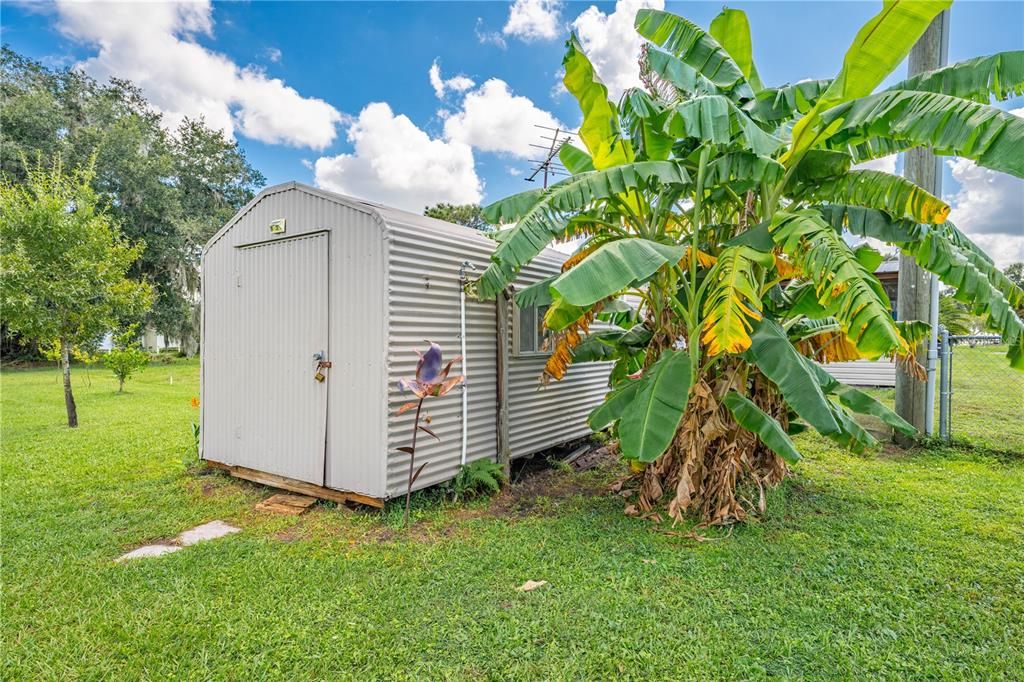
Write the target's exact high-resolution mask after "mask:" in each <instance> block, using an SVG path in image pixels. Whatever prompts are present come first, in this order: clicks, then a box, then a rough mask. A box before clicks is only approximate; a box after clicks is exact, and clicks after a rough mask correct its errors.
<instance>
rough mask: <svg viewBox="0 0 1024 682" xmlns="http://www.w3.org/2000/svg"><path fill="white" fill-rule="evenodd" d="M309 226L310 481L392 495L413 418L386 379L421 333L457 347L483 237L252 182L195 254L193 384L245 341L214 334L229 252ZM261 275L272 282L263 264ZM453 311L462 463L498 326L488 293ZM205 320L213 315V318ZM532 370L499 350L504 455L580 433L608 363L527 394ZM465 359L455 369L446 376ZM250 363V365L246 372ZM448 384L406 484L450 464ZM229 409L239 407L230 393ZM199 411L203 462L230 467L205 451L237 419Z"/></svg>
mask: <svg viewBox="0 0 1024 682" xmlns="http://www.w3.org/2000/svg"><path fill="white" fill-rule="evenodd" d="M279 218H285V219H286V220H287V232H286V233H285V234H284V235H281V236H274V235H271V234H270V232H269V225H270V223H271V221H274V220H277V219H279ZM317 230H330V231H331V236H330V266H329V267H330V286H329V306H330V324H329V335H330V339H329V348H328V356H329V359H330V360H331V361H332V362H333V364H334V366H333V368H332V369H331V370H330V371H329V379H328V408H327V409H328V414H329V418H328V428H327V437H326V441H327V445H326V462H325V469H326V477H325V479H324V483H323V484H324V485H326V486H328V487H331V488H336V489H340V490H352V491H355V492H360V493H363V494H366V495H371V496H375V497H391V496H395V495H398V494H400V493H402V492H404V489H405V481H406V477H407V475H408V457H407V456H406V455H404V454H402V453H398V452H395V451H394V448H396V447H399V446H402V445H407V444H408V442H409V440H410V437H411V426H412V420H413V416H412V415H411V414H405V415H401V416H395V415H394V412H395V410H397V409H398V407H399V406H401V405H402V404H403V403H404V402H406V401H408V400H409V399H410V397H411V396H409V395H403V394H401V393H400V392H399V390H398V388H397V382H398V379H399V378H401V377H405V376H413V375H414V373H415V367H416V361H417V356H416V354H415V352H414V351H415V350H417V349H423V348H424V347H425V345H426V344H425V340H427V339H429V340H430V341H434V342H437V343H439V344H441V346H442V348H443V349H444V352H445V356H446V357H448V358H451V357H453V356H455V355H457V354H459V352H460V339H459V290H460V284H459V267H460V265H461V263H462V262H463V260H468V261H470V262H471V263H473V264H474V265H475V266H476V268H477V270H476V272H475V273H474V272H472V271H471V272H470V277H473V276H474V275H475V274H479V273H480V272H482V271H483V269H484V268H486V267H487V264H488V263H489V259H490V254H491V251H492V250H493V246H494V243H493V242H492V241H491V240H490V239H488V238H487V237H485V236H483V235H481V234H479V233H476V232H474V231H472V230H469V229H468V228H462V227H458V226H453V225H449V224H447V223H443V222H441V221H436V220H432V219H430V218H425V217H423V216H418V215H414V214H409V213H405V212H403V211H396V210H392V209H388V208H385V207H381V206H377V205H373V204H368V203H365V202H359V201H358V200H354V199H349V198H347V197H342V196H339V195H334V194H331V193H328V192H323V191H321V190H317V189H314V188H311V187H306V186H304V185H298V184H297V183H288V184H287V185H281V186H278V187H274V188H270V189H268V190H265V191H264V193H262V194H261V195H260V196H259V197H257V199H256V200H255V201H254V202H253V203H251V204H250V205H249V206H248V207H246V208H245V209H243V210H242V211H241V212H240V213H239V215H238V216H236V217H235V219H234V220H233V221H232V222H231V223H229V224H228V225H227V226H226V227H225V228H224V229H223V230H221V232H220V233H218V235H216V236H215V237H214V238H213V239H212V240H211V241H210V243H209V244H208V245H207V250H206V252H205V254H204V263H203V276H204V325H205V328H206V330H205V332H204V340H203V344H202V360H203V386H204V393H205V392H206V391H207V387H208V385H209V384H211V383H223V382H229V381H231V380H232V378H233V377H234V376H237V373H238V372H240V371H243V370H242V369H240V368H239V366H238V361H239V360H240V361H242V362H244V361H245V360H246V358H245V356H244V349H239V348H236V347H232V346H230V345H229V344H225V343H224V342H223V340H220V339H218V338H217V335H218V333H217V331H216V330H217V328H218V325H241V324H242V323H243V320H240V319H239V317H238V315H239V311H237V310H233V309H231V306H230V302H229V301H228V300H227V299H226V298H224V297H220V296H218V295H216V293H215V292H216V291H217V288H218V286H221V285H222V284H223V285H225V286H226V283H227V282H228V281H229V280H230V279H231V278H232V277H233V276H234V273H235V272H236V271H237V257H238V252H239V249H238V248H236V247H238V246H242V245H246V244H252V243H255V242H262V241H268V240H274V239H279V238H286V239H287V238H292V237H294V236H295V235H297V234H301V233H306V232H314V231H317ZM563 259H564V256H562V255H561V254H558V253H557V252H554V251H550V252H546V253H545V254H544V255H543V256H541V257H540V258H539V259H538V260H537V261H536V262H535V263H534V264H532V265H531V266H529V267H528V268H526V269H525V270H524V272H523V274H522V276H521V278H520V280H519V281H518V282H517V284H518V285H519V286H520V287H521V286H525V285H526V284H529V283H532V282H534V281H537V280H538V279H540V278H542V277H545V276H547V275H550V274H552V273H555V272H558V270H559V268H560V265H561V262H562V260H563ZM386 264H387V265H386ZM266 276H267V277H268V278H273V277H274V276H275V273H273V272H268V273H266ZM222 278H224V282H221V280H222ZM207 290H208V291H209V292H210V294H211V295H207ZM466 310H467V320H466V328H467V356H468V358H467V360H466V363H467V364H468V373H469V379H468V382H467V390H468V391H469V410H468V412H469V419H468V429H469V431H468V447H467V461H473V460H475V459H479V458H483V457H494V456H495V454H496V452H497V324H496V322H497V321H496V317H495V315H496V306H495V303H494V302H493V301H486V302H481V301H477V300H475V299H474V298H472V297H469V298H468V299H467V302H466ZM211 319H216V320H217V322H216V323H214V324H213V325H212V326H211V325H210V321H211ZM220 328H224V327H223V326H221V327H220ZM313 352H314V351H313V350H311V351H310V371H311V373H312V353H313ZM232 358H234V359H232ZM232 363H234V364H232ZM543 365H544V358H543V357H529V358H526V357H524V358H517V357H515V356H514V355H513V356H512V357H511V358H510V367H509V384H510V386H509V393H510V405H509V415H510V439H511V446H512V454H513V456H514V457H521V456H524V455H528V454H532V453H533V452H536V451H538V450H542V449H544V448H546V447H550V446H551V445H553V444H556V443H558V442H563V441H566V440H571V439H573V438H576V437H579V436H583V435H586V434H587V433H589V429H588V428H587V426H586V416H587V414H588V413H589V412H590V410H591V409H593V407H594V406H595V405H596V404H598V403H599V402H600V401H601V400H602V399H603V397H604V394H605V392H606V382H607V375H608V370H609V366H608V365H581V366H579V367H575V368H573V369H571V370H570V372H569V374H568V376H567V377H566V379H565V380H563V381H562V382H558V383H553V384H551V385H550V386H548V387H547V388H545V389H542V390H539V382H538V377H539V375H540V370H541V368H542V367H543ZM464 367H465V366H464V365H462V364H460V365H458V366H457V367H456V371H459V372H462V371H464ZM252 369H253V371H254V373H255V374H257V375H258V374H260V372H259V368H258V367H254V368H252ZM460 390H461V389H456V390H455V391H453V392H451V393H450V394H448V395H447V396H445V397H444V398H440V399H435V400H432V401H429V402H428V405H427V412H428V414H429V415H430V419H431V421H430V428H431V429H432V430H433V431H434V432H435V433H437V435H438V436H439V437H440V438H441V441H440V442H436V441H434V440H433V439H431V438H430V437H429V436H425V434H422V433H421V434H420V435H421V436H425V437H424V438H421V439H420V441H419V442H420V444H421V449H420V450H419V453H418V457H417V458H418V460H419V461H420V462H429V465H428V466H427V468H426V469H425V470H424V472H423V474H422V475H421V476H420V478H419V480H418V481H417V484H416V488H422V487H426V486H429V485H433V484H435V483H439V482H442V481H445V480H448V479H450V478H451V477H452V476H454V475H455V473H456V472H457V471H458V468H459V466H460V464H461V462H460V456H461V443H462V397H461V393H460ZM214 393H215V391H214ZM214 393H211V395H214ZM211 407H213V409H212V410H211V409H210V408H211ZM231 409H240V410H245V409H248V407H247V406H246V405H245V404H244V401H243V402H242V404H238V405H235V406H233V407H231ZM202 419H203V434H204V435H203V439H204V457H206V458H208V459H212V460H215V461H222V462H226V463H229V464H230V463H233V462H231V461H230V457H229V456H228V457H226V456H225V454H224V453H223V452H218V451H217V450H219V449H222V446H219V445H216V443H217V442H218V441H217V440H216V437H215V433H217V432H218V431H219V430H224V429H230V430H231V431H233V430H234V429H235V428H236V426H233V425H232V424H233V422H235V421H238V420H233V419H232V418H230V412H228V413H225V412H223V411H220V412H218V408H217V407H215V406H209V405H204V412H203V417H202ZM253 428H255V427H253ZM207 442H208V443H209V446H208V445H207ZM268 468H269V467H268ZM314 482H316V481H314Z"/></svg>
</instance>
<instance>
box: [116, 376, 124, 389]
mask: <svg viewBox="0 0 1024 682" xmlns="http://www.w3.org/2000/svg"><path fill="white" fill-rule="evenodd" d="M117 382H118V383H117V392H118V393H124V379H123V378H121V377H118V378H117Z"/></svg>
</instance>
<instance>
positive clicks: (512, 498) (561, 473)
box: [271, 444, 623, 545]
mask: <svg viewBox="0 0 1024 682" xmlns="http://www.w3.org/2000/svg"><path fill="white" fill-rule="evenodd" d="M576 445H577V446H578V444H576ZM577 450H578V447H573V446H572V445H570V446H566V447H563V448H560V449H558V450H555V451H550V452H547V453H542V454H539V455H536V456H534V457H532V458H529V459H523V460H518V461H517V462H515V463H514V469H513V476H512V480H513V483H512V485H510V486H508V487H507V488H506V489H505V490H504V491H502V492H501V493H500V494H499V495H497V496H495V497H494V498H492V499H491V500H490V502H489V503H488V504H483V503H471V504H467V505H461V504H460V505H454V506H451V507H449V508H447V509H445V510H444V511H443V512H442V513H441V514H439V516H440V518H435V519H431V520H421V521H418V522H416V523H414V524H413V525H412V527H410V528H409V529H408V530H404V529H401V528H394V527H391V526H389V525H386V524H385V523H383V522H382V520H380V519H379V518H375V519H372V520H370V519H357V518H356V517H362V516H364V515H372V516H376V515H377V514H378V513H379V512H377V511H376V510H369V509H355V510H345V511H346V513H347V515H351V516H352V522H351V523H350V522H347V521H346V520H345V519H343V518H338V517H337V516H335V515H334V514H333V513H327V514H325V513H323V512H325V511H327V510H326V509H322V510H318V509H316V508H314V509H313V510H311V513H309V514H307V515H305V516H303V517H300V518H297V520H296V522H295V523H294V524H291V525H289V526H288V527H287V528H285V529H282V530H278V531H277V532H275V533H274V534H273V535H271V537H272V538H273V539H274V540H277V541H279V542H285V543H291V542H298V541H304V540H314V539H316V538H321V539H323V540H327V541H341V542H347V543H348V544H349V545H366V544H388V543H391V542H399V541H412V542H419V543H434V542H442V541H444V540H448V539H452V538H458V537H462V536H465V535H468V534H469V533H470V530H471V529H470V528H469V527H468V524H469V523H470V522H472V521H475V520H478V519H485V520H488V519H504V520H506V521H510V522H515V521H516V520H518V519H523V518H527V517H529V516H532V515H535V514H538V513H544V512H546V511H550V510H553V509H557V508H559V507H561V506H562V505H563V504H566V503H568V502H569V501H570V500H572V499H574V498H579V497H584V498H588V497H598V496H602V495H608V494H610V493H609V492H608V484H609V483H610V482H611V480H613V479H614V478H615V477H617V476H620V475H621V474H622V473H623V467H622V463H621V462H620V461H619V458H618V456H617V454H616V453H615V451H614V450H613V449H612V448H609V447H605V446H595V447H594V448H593V449H592V450H590V451H587V452H585V453H582V454H579V455H578V456H577V457H576V458H575V459H574V460H573V462H572V464H566V463H564V459H565V457H567V456H568V455H569V454H572V453H573V452H576V451H577ZM392 504H395V503H392ZM439 504H442V502H440V500H439ZM332 509H333V508H332ZM366 521H369V523H366Z"/></svg>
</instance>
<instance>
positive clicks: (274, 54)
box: [263, 47, 282, 64]
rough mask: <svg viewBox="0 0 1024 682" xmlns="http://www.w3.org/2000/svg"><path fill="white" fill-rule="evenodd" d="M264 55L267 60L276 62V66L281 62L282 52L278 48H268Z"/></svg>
mask: <svg viewBox="0 0 1024 682" xmlns="http://www.w3.org/2000/svg"><path fill="white" fill-rule="evenodd" d="M263 53H264V54H265V55H266V57H267V59H269V60H270V61H272V62H274V63H275V64H276V63H278V62H279V61H281V57H282V54H281V50H279V49H278V48H276V47H268V48H267V49H266V50H264V52H263Z"/></svg>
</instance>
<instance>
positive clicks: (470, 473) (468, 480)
mask: <svg viewBox="0 0 1024 682" xmlns="http://www.w3.org/2000/svg"><path fill="white" fill-rule="evenodd" d="M504 483H505V472H504V470H503V469H502V468H501V465H500V464H498V463H497V462H496V461H494V460H491V459H478V460H476V461H475V462H470V463H469V464H464V465H463V466H462V468H461V469H459V473H458V474H457V475H456V476H455V480H453V481H452V490H454V491H455V499H459V498H460V497H461V498H471V497H476V496H478V495H493V494H495V493H497V492H498V491H499V490H501V486H502V484H504Z"/></svg>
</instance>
